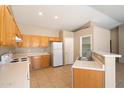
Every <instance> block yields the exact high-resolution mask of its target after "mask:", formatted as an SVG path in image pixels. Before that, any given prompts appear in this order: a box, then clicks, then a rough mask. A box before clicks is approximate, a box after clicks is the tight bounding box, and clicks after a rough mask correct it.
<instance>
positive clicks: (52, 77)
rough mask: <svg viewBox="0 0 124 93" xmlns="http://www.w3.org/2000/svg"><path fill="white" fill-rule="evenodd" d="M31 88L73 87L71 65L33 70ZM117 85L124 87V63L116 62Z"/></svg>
mask: <svg viewBox="0 0 124 93" xmlns="http://www.w3.org/2000/svg"><path fill="white" fill-rule="evenodd" d="M30 83H31V88H71V87H72V72H71V65H67V66H62V67H56V68H52V67H50V68H45V69H41V70H35V71H31V81H30ZM116 87H117V88H124V63H117V64H116Z"/></svg>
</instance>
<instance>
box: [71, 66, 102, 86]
mask: <svg viewBox="0 0 124 93" xmlns="http://www.w3.org/2000/svg"><path fill="white" fill-rule="evenodd" d="M73 87H74V88H104V71H98V70H88V69H77V68H74V69H73Z"/></svg>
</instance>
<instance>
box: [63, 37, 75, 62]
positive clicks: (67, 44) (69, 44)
mask: <svg viewBox="0 0 124 93" xmlns="http://www.w3.org/2000/svg"><path fill="white" fill-rule="evenodd" d="M73 46H74V45H73V38H71V37H68V38H65V39H64V54H65V55H64V59H65V61H64V64H73V62H74V60H73V56H74V55H73Z"/></svg>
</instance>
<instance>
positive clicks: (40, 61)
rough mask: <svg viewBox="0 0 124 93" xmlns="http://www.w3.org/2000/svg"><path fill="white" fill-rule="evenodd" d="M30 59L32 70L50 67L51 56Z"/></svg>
mask: <svg viewBox="0 0 124 93" xmlns="http://www.w3.org/2000/svg"><path fill="white" fill-rule="evenodd" d="M30 58H31V68H32V70H35V69H41V68H46V67H49V65H50V56H49V55H39V56H31V57H30Z"/></svg>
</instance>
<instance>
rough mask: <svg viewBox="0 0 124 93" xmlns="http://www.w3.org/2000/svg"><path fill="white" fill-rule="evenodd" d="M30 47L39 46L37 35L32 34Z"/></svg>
mask: <svg viewBox="0 0 124 93" xmlns="http://www.w3.org/2000/svg"><path fill="white" fill-rule="evenodd" d="M31 42H32V44H31V47H40V37H39V36H32V39H31Z"/></svg>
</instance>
